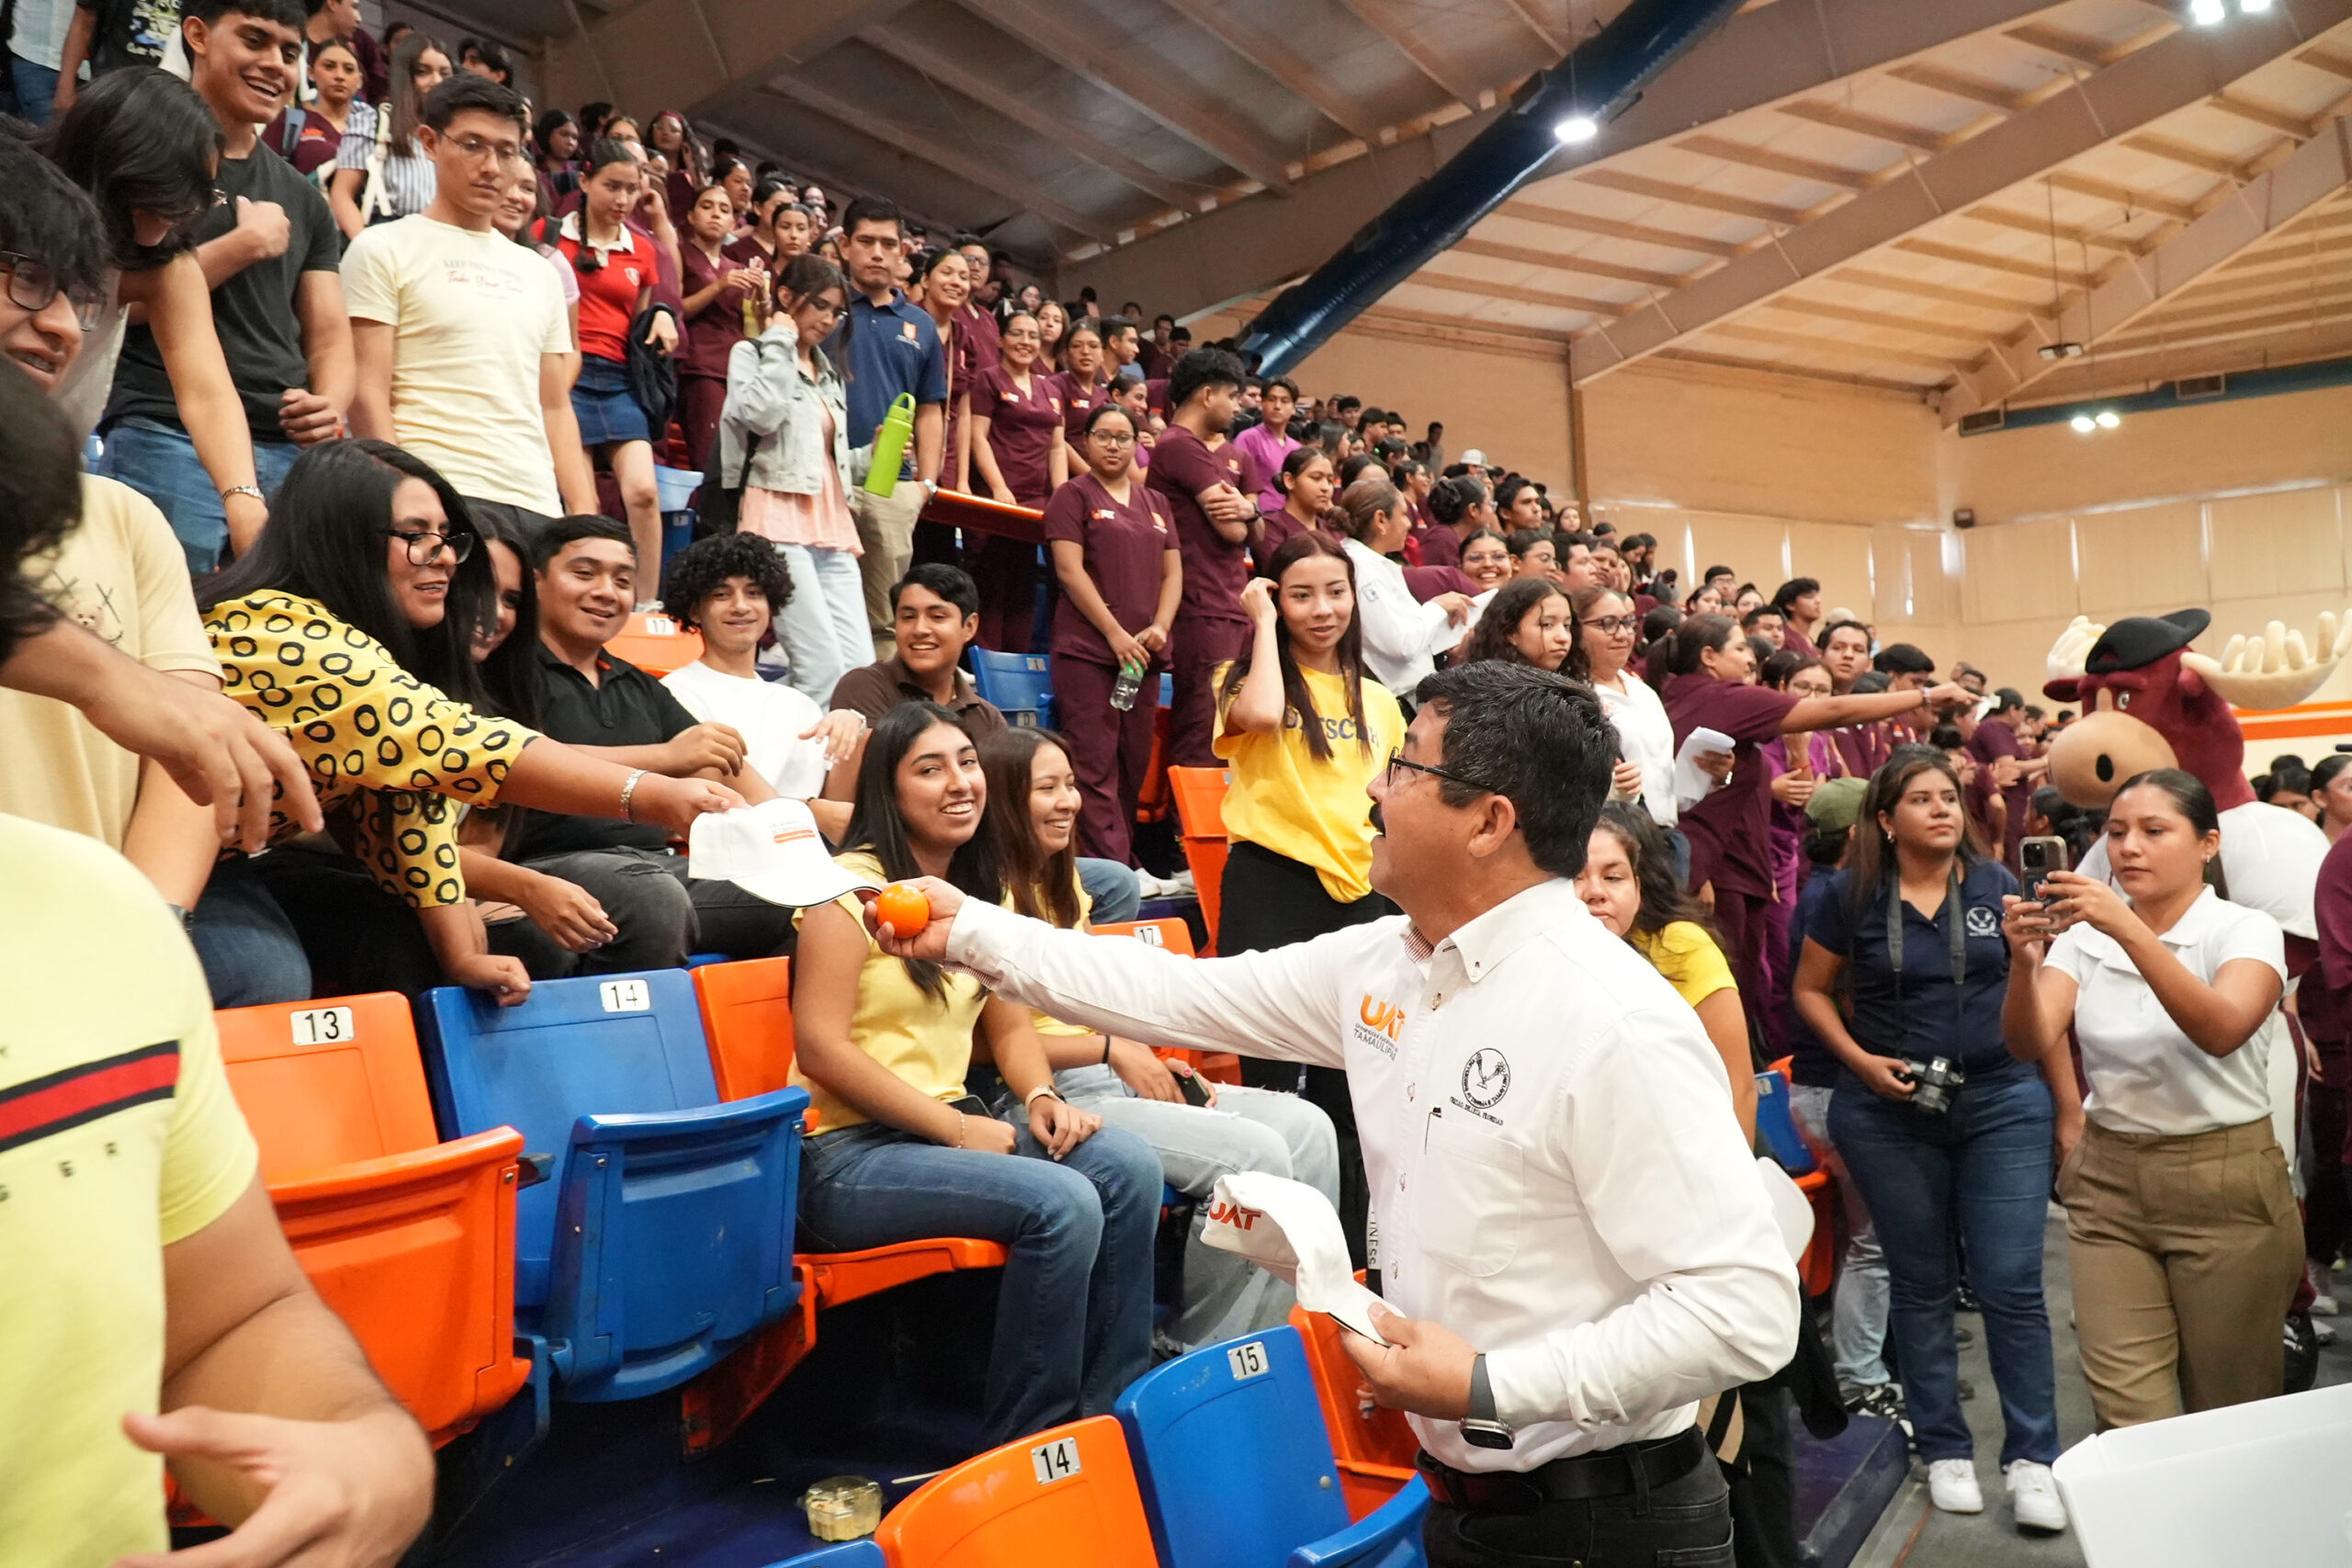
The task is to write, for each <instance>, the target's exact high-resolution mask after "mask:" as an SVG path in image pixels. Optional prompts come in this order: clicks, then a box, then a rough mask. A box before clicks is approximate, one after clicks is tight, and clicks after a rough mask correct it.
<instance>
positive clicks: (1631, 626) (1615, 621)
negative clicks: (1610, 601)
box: [1584, 615, 1642, 637]
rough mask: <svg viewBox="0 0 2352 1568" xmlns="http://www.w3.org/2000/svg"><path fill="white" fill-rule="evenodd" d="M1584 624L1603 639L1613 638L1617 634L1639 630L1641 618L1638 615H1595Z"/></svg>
mask: <svg viewBox="0 0 2352 1568" xmlns="http://www.w3.org/2000/svg"><path fill="white" fill-rule="evenodd" d="M1584 624H1585V625H1586V626H1590V627H1592V628H1593V630H1595V631H1597V632H1599V633H1600V635H1601V636H1603V637H1615V636H1616V635H1617V634H1618V633H1619V632H1630V631H1636V630H1639V629H1640V627H1641V624H1642V618H1641V616H1639V615H1595V616H1594V617H1593V618H1592V619H1590V620H1589V621H1587V622H1585V623H1584Z"/></svg>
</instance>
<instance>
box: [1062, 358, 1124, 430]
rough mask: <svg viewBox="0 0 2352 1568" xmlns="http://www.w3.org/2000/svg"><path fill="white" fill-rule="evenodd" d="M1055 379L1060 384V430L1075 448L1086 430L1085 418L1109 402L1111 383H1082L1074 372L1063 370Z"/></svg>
mask: <svg viewBox="0 0 2352 1568" xmlns="http://www.w3.org/2000/svg"><path fill="white" fill-rule="evenodd" d="M1056 379H1057V380H1058V381H1060V382H1061V384H1062V430H1063V433H1064V434H1067V435H1068V436H1069V444H1070V445H1071V446H1077V445H1078V444H1079V442H1080V439H1082V437H1083V434H1084V432H1085V430H1086V416H1087V415H1089V414H1091V413H1092V412H1094V411H1095V410H1096V409H1099V408H1101V407H1102V406H1103V404H1104V403H1107V402H1109V401H1110V400H1111V383H1110V382H1108V381H1094V382H1082V381H1080V379H1079V376H1078V372H1077V371H1075V370H1065V371H1063V372H1062V373H1061V374H1060V375H1059V376H1058V377H1057V378H1056Z"/></svg>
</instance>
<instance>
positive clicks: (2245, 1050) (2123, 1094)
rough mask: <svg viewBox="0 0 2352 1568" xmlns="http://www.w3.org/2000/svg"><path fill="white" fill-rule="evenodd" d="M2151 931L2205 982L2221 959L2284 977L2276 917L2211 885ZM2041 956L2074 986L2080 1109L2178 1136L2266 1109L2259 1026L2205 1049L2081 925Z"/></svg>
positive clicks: (2127, 1127)
mask: <svg viewBox="0 0 2352 1568" xmlns="http://www.w3.org/2000/svg"><path fill="white" fill-rule="evenodd" d="M2225 841H2226V840H2225ZM2157 940H2159V941H2161V942H2163V943H2164V944H2165V946H2166V947H2168V948H2170V949H2171V950H2172V953H2173V956H2174V957H2176V958H2177V959H2179V960H2180V962H2181V963H2182V964H2183V965H2185V966H2186V967H2187V968H2188V972H2189V973H2190V974H2192V975H2195V976H2197V977H2198V978H2199V979H2200V980H2202V981H2204V982H2205V983H2206V984H2208V985H2211V983H2212V980H2213V976H2215V975H2217V974H2219V973H2220V972H2221V968H2222V964H2227V963H2230V962H2231V961H2232V960H2233V959H2239V958H2251V959H2254V960H2255V961H2256V962H2257V963H2261V964H2268V965H2269V966H2270V967H2271V968H2272V969H2274V970H2276V971H2277V972H2278V978H2279V979H2280V980H2281V981H2282V982H2283V981H2284V980H2285V979H2286V977H2287V945H2286V939H2285V938H2284V937H2283V936H2282V935H2281V934H2280V933H2279V930H2278V921H2276V920H2274V919H2271V918H2270V917H2269V916H2268V915H2266V914H2264V913H2262V912H2261V911H2260V910H2258V909H2249V908H2245V907H2244V906H2242V905H2238V904H2233V903H2231V902H2229V901H2228V900H2226V899H2224V898H2222V897H2221V896H2220V895H2218V894H2216V893H2215V892H2214V891H2213V890H2212V889H2211V888H2210V887H2208V888H2206V889H2205V890H2204V891H2203V892H2202V893H2199V895H2198V896H2197V902H2195V903H2194V904H2191V905H2190V906H2189V907H2188V911H2187V912H2186V913H2185V914H2183V915H2182V916H2181V917H2180V919H2178V920H2177V921H2176V922H2174V924H2173V928H2172V930H2170V931H2165V933H2164V934H2163V935H2162V936H2161V937H2159V938H2158V939H2157ZM2042 962H2043V963H2045V964H2048V965H2049V966H2050V967H2051V968H2052V969H2055V970H2057V971H2058V972H2059V973H2061V974H2064V975H2068V976H2073V978H2074V981H2075V987H2077V992H2076V996H2075V1037H2076V1038H2077V1039H2079V1040H2080V1041H2081V1042H2082V1044H2083V1073H2084V1076H2085V1077H2088V1078H2089V1079H2090V1086H2091V1088H2090V1094H2089V1096H2088V1097H2087V1098H2086V1099H2085V1100H2084V1101H2083V1110H2084V1113H2085V1114H2086V1115H2087V1116H2089V1117H2090V1119H2091V1120H2092V1121H2094V1122H2098V1124H2099V1125H2100V1126H2102V1127H2105V1128H2107V1129H2109V1131H2110V1132H2117V1133H2154V1134H2160V1135H2163V1136H2165V1137H2180V1136H2185V1135H2187V1134H2192V1133H2210V1132H2211V1131H2212V1130H2213V1129H2214V1128H2216V1127H2235V1126H2238V1125H2240V1124H2241V1123H2244V1122H2259V1121H2261V1120H2262V1119H2263V1118H2265V1117H2267V1116H2268V1115H2269V1114H2270V1089H2269V1086H2268V1083H2267V1079H2266V1077H2265V1074H2266V1072H2267V1067H2268V1057H2269V1043H2270V1036H2269V1032H2268V1030H2267V1029H2258V1030H2256V1032H2255V1033H2254V1037H2253V1038H2252V1039H2250V1040H2248V1041H2247V1042H2246V1043H2245V1044H2243V1045H2241V1046H2239V1047H2238V1048H2237V1049H2236V1050H2234V1051H2233V1052H2231V1053H2230V1054H2229V1055H2226V1056H2214V1055H2208V1054H2207V1053H2206V1052H2204V1051H2203V1050H2201V1049H2199V1047H2198V1046H2197V1045H2196V1044H2195V1043H2193V1042H2191V1041H2190V1040H2189V1038H2188V1035H2186V1034H2184V1033H2182V1032H2181V1030H2180V1025H2178V1024H2177V1023H2175V1022H2174V1021H2173V1020H2172V1015H2171V1014H2170V1013H2168V1012H2166V1011H2165V1008H2164V1004H2163V1003H2162V1002H2160V1001H2158V1000H2157V999H2156V994H2155V992H2154V991H2153V990H2151V989H2149V987H2148V982H2147V981H2146V980H2145V979H2144V978H2143V977H2142V976H2141V974H2140V971H2139V970H2138V969H2137V968H2136V967H2134V966H2133V964H2132V963H2131V959H2130V957H2128V956H2127V955H2126V954H2125V953H2124V951H2123V947H2122V944H2121V943H2120V942H2117V941H2116V940H2115V939H2114V938H2113V937H2111V936H2108V935H2106V934H2105V933H2104V932H2101V931H2093V930H2092V929H2091V928H2090V927H2088V926H2086V925H2077V926H2075V927H2073V928H2072V929H2070V930H2068V931H2066V932H2065V933H2064V934H2063V935H2061V936H2060V937H2059V938H2058V940H2057V941H2056V942H2052V943H2051V944H2050V953H2049V956H2048V957H2047V958H2045V959H2043V960H2042Z"/></svg>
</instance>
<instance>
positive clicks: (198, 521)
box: [95, 419, 302, 577]
mask: <svg viewBox="0 0 2352 1568" xmlns="http://www.w3.org/2000/svg"><path fill="white" fill-rule="evenodd" d="M301 450H302V449H301V448H300V447H299V446H295V445H294V444H293V443H292V442H290V441H256V442H254V473H255V474H256V475H258V476H259V482H260V485H261V491H262V493H263V494H264V495H266V496H275V495H277V487H278V486H279V485H281V484H283V483H285V482H286V470H287V469H288V468H292V467H293V466H294V459H295V458H296V457H299V456H300V453H301ZM95 471H96V472H97V473H99V474H102V475H104V476H105V477H106V478H107V479H120V480H121V481H122V482H123V483H124V484H127V485H129V486H130V488H131V489H133V490H135V491H138V492H139V493H140V494H141V495H143V496H145V497H146V498H147V499H148V500H150V501H152V502H154V503H155V505H156V507H157V508H158V509H159V510H160V511H161V512H162V513H163V514H164V521H165V522H167V523H169V524H170V525H172V532H173V533H174V534H175V535H177V536H179V541H180V548H181V549H182V550H183V551H185V552H186V553H187V570H188V575H189V576H191V577H202V576H203V575H204V574H205V573H206V572H208V571H211V570H214V569H216V568H218V567H219V566H220V564H221V557H222V556H224V555H225V554H227V552H228V548H229V516H228V513H225V512H223V511H222V510H221V509H220V490H219V489H218V488H217V487H216V486H214V484H213V482H212V476H211V474H210V473H209V472H208V471H206V469H205V467H204V463H203V461H202V460H201V459H200V458H198V457H197V455H196V443H195V442H194V441H191V440H190V439H188V434H187V431H185V430H175V429H173V428H172V427H171V426H170V425H167V424H159V423H156V422H155V421H153V420H151V419H126V420H122V421H120V422H119V423H116V424H114V425H113V426H111V427H110V428H109V429H108V430H107V433H106V451H105V453H104V454H103V455H102V456H100V457H99V458H98V461H97V463H96V468H95Z"/></svg>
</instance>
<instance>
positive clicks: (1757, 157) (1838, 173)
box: [1674, 135, 1880, 191]
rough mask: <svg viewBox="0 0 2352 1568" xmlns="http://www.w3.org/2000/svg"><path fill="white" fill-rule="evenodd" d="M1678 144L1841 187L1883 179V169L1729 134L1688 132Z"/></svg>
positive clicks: (1704, 154) (1859, 186) (1863, 187)
mask: <svg viewBox="0 0 2352 1568" xmlns="http://www.w3.org/2000/svg"><path fill="white" fill-rule="evenodd" d="M1674 145H1675V146H1676V147H1678V148H1679V149H1680V150H1682V151H1683V152H1691V153H1695V154H1696V155H1697V156H1699V157H1702V158H1719V159H1721V160H1722V161H1723V162H1724V163H1726V164H1741V165H1743V166H1745V167H1747V168H1751V169H1770V171H1771V172H1772V173H1774V174H1776V175H1790V176H1792V178H1795V179H1800V180H1810V181H1811V182H1813V183H1814V184H1815V185H1818V186H1835V187H1837V188H1838V189H1839V190H1852V191H1863V190H1868V189H1870V188H1871V186H1874V185H1876V184H1877V183H1878V182H1879V179H1880V174H1879V171H1877V170H1875V169H1851V168H1848V167H1847V166H1845V165H1844V164H1823V163H1817V162H1815V160H1813V159H1811V158H1797V157H1792V156H1791V155H1790V154H1788V153H1786V152H1773V151H1772V150H1771V149H1770V148H1769V147H1751V146H1749V145H1748V144H1747V142H1745V141H1733V140H1732V139H1731V138H1730V137H1727V136H1708V135H1699V136H1686V137H1684V138H1683V139H1682V140H1681V141H1678V142H1676V143H1675V144H1674Z"/></svg>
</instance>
